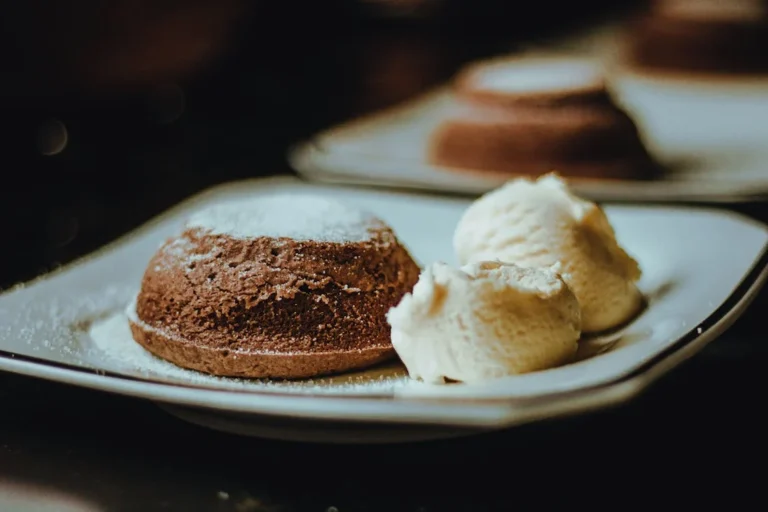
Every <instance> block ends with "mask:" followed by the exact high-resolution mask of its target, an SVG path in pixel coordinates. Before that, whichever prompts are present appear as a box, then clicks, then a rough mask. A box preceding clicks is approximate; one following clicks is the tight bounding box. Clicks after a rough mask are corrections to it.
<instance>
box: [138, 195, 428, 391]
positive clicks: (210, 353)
mask: <svg viewBox="0 0 768 512" xmlns="http://www.w3.org/2000/svg"><path fill="white" fill-rule="evenodd" d="M418 274H419V268H418V266H417V264H416V263H415V262H414V261H413V259H412V258H411V256H410V255H409V253H408V251H407V250H406V249H405V248H404V247H403V246H402V245H401V244H400V243H399V242H398V240H397V238H396V236H395V234H394V233H393V231H392V229H391V228H390V227H388V226H387V225H386V224H385V223H384V222H382V221H381V220H379V219H377V218H375V217H374V216H372V215H370V214H368V213H366V212H363V211H360V210H357V209H355V208H351V207H349V206H346V205H344V204H341V203H338V202H336V201H333V200H329V199H325V198H322V197H317V196H311V195H283V196H274V197H265V198H257V199H252V200H248V201H240V202H231V203H222V204H218V205H214V206H213V207H210V208H208V209H205V210H202V211H200V212H198V213H196V214H195V215H193V216H192V217H191V218H190V219H189V220H188V221H187V223H186V225H185V227H184V230H183V232H182V233H181V234H180V235H179V236H177V237H175V238H172V239H170V240H168V241H167V242H166V243H165V244H164V245H163V246H162V247H161V248H160V249H159V251H158V252H157V253H156V254H155V256H154V257H153V258H152V260H151V261H150V262H149V265H148V268H147V270H146V272H145V274H144V277H143V280H142V283H141V290H140V292H139V294H138V296H137V297H136V303H135V306H132V307H131V308H129V320H130V325H131V331H132V333H133V337H134V339H135V340H136V341H137V342H138V343H140V344H141V345H142V346H143V347H144V348H146V349H147V350H149V351H150V352H152V353H153V354H155V355H157V356H159V357H161V358H163V359H166V360H168V361H170V362H172V363H175V364H176V365H178V366H181V367H185V368H190V369H194V370H198V371H201V372H205V373H209V374H213V375H220V376H237V377H249V378H266V377H269V378H302V377H312V376H317V375H324V374H331V373H337V372H342V371H346V370H352V369H356V368H362V367H366V366H370V365H373V364H375V363H378V362H380V361H384V360H386V359H389V358H391V357H393V356H394V355H395V353H394V350H393V348H392V345H391V343H390V330H389V326H388V324H387V321H386V317H385V315H386V312H387V311H388V310H389V308H390V307H392V306H395V305H396V304H397V303H398V302H399V301H400V298H401V297H402V296H403V295H404V294H405V293H406V292H409V291H411V289H412V287H413V285H414V284H415V283H416V281H417V280H418Z"/></svg>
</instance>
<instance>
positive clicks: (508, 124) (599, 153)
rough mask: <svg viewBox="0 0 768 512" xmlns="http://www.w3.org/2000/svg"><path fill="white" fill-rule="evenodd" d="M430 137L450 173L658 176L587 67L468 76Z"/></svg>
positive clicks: (497, 62) (434, 154)
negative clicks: (553, 171) (486, 172)
mask: <svg viewBox="0 0 768 512" xmlns="http://www.w3.org/2000/svg"><path fill="white" fill-rule="evenodd" d="M454 93H455V94H454V97H455V102H454V104H453V105H452V106H451V109H450V111H449V112H447V113H446V115H445V117H444V118H443V119H442V120H441V123H440V124H439V126H438V127H437V129H436V130H435V132H434V133H433V134H432V138H431V141H430V155H429V159H430V161H431V162H432V163H433V164H435V165H439V166H444V167H448V168H455V169H464V170H476V171H496V172H500V173H508V174H514V175H540V174H544V173H547V172H550V171H552V170H557V171H558V172H559V173H560V174H562V175H564V176H570V177H582V178H619V179H627V178H629V179H642V178H649V177H651V176H653V175H654V173H655V172H656V171H657V170H658V169H657V167H658V166H657V164H656V163H655V162H654V161H653V159H652V158H651V156H650V155H649V153H648V151H647V150H646V148H645V146H644V144H643V141H642V140H641V137H640V135H639V132H638V129H637V126H636V125H635V123H634V121H633V120H632V118H631V117H630V116H629V115H628V114H627V113H626V112H625V111H624V110H623V109H622V108H620V107H619V106H618V105H617V104H616V103H615V102H614V101H613V98H612V96H611V94H610V93H609V91H608V88H607V86H606V84H605V81H604V77H603V73H602V69H601V68H600V67H599V66H598V65H597V64H595V63H593V62H591V61H589V60H581V59H572V58H560V57H537V58H533V57H519V58H515V57H513V58H497V59H491V60H488V61H481V62H478V63H475V64H472V65H469V66H468V67H467V68H465V69H464V70H462V71H461V72H460V73H459V74H458V75H457V77H456V78H455V81H454Z"/></svg>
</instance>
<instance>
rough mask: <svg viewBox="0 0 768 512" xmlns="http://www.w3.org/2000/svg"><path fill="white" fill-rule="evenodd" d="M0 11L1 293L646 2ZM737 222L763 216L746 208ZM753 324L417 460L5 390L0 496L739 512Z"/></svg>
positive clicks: (756, 431)
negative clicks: (697, 505)
mask: <svg viewBox="0 0 768 512" xmlns="http://www.w3.org/2000/svg"><path fill="white" fill-rule="evenodd" d="M2 6H3V7H2V15H0V26H2V44H0V48H2V50H1V51H2V55H0V56H1V57H2V60H1V61H0V62H2V63H3V64H2V77H0V87H2V95H1V97H0V102H2V103H1V104H2V114H3V117H2V123H3V124H4V127H3V129H2V132H1V133H2V146H0V147H2V153H1V154H0V159H1V161H0V180H2V181H0V183H1V184H0V191H2V200H0V223H2V224H0V230H1V232H2V235H3V237H4V240H5V243H4V247H3V250H2V251H0V253H1V254H2V255H1V256H0V262H1V263H2V264H0V286H2V287H8V286H10V285H12V284H14V283H17V282H20V281H24V280H27V279H30V278H32V277H34V276H36V275H38V274H40V273H42V272H45V271H47V270H49V269H51V268H54V267H56V266H58V265H60V264H64V263H66V262H68V261H71V260H72V259H73V258H76V257H78V256H80V255H83V254H86V253H88V252H90V251H92V250H93V249H96V248H97V247H99V246H101V245H103V244H104V243H106V242H108V241H110V240H112V239H114V238H116V237H118V236H120V235H121V234H123V233H125V232H126V231H128V230H130V229H132V228H134V227H136V226H137V225H139V224H141V223H142V222H144V221H146V220H148V219H149V218H151V217H153V216H154V215H156V214H158V213H159V212H161V211H163V210H164V209H166V208H168V207H169V206H171V205H173V204H175V203H176V202H178V201H180V200H181V199H183V198H185V197H187V196H189V195H191V194H193V193H195V192H197V191H199V190H201V189H203V188H206V187H208V186H210V185H212V184H215V183H219V182H222V181H228V180H234V179H241V178H247V177H254V176H261V175H267V174H273V173H284V172H290V170H289V169H288V167H287V164H286V163H285V151H286V149H287V147H288V146H289V144H291V143H292V142H295V141H297V140H300V139H302V138H305V137H308V136H310V135H311V134H312V133H314V132H315V131H317V130H319V129H322V128H324V127H326V126H328V125H331V124H333V123H336V122H339V121H342V120H345V119H348V118H350V117H353V116H355V115H359V114H362V113H365V112H369V111H371V110H375V109H377V108H380V107H384V106H387V105H391V104H394V103H397V102H398V101H401V100H403V99H406V98H408V97H410V96H412V95H414V94H416V93H418V92H421V91H423V90H425V89H427V88H429V87H430V86H432V85H435V84H438V83H441V82H443V81H444V80H446V79H447V78H449V77H450V76H451V75H452V74H453V73H454V72H455V71H456V69H457V68H458V67H459V66H461V65H462V64H463V63H465V62H468V61H470V60H472V59H475V58H479V57H484V56H488V55H492V54H494V53H497V52H503V51H510V50H513V49H514V48H515V47H516V46H517V45H519V44H524V43H527V42H530V41H532V40H535V39H541V38H548V37H552V36H558V35H565V34H567V33H568V31H570V30H576V29H579V28H582V27H585V26H590V25H592V24H596V23H598V22H601V21H602V20H605V19H611V18H613V17H616V16H619V15H626V14H627V13H631V12H632V11H633V9H637V8H639V7H641V4H640V2H611V1H608V0H604V1H581V2H548V1H539V2H514V1H506V2H504V1H491V0H484V1H464V2H461V1H457V0H451V1H447V2H442V3H438V4H436V6H435V7H434V8H433V10H431V11H425V12H424V13H423V14H422V15H419V16H416V15H413V16H410V17H408V16H403V15H397V16H393V15H391V12H390V15H382V11H381V9H376V8H374V4H371V3H364V2H352V1H335V0H334V1H326V2H296V1H292V2H280V3H277V2H275V3H268V2H245V1H237V0H223V1H220V2H214V1H209V2H204V1H191V0H190V1H187V2H183V1H159V0H158V1H156V2H151V1H135V2H129V1H127V0H121V1H116V2H97V1H95V0H94V1H71V2H58V3H57V2H52V1H43V0H29V1H27V2H21V1H19V2H2ZM58 123H60V124H58ZM61 125H63V126H65V127H66V131H67V134H68V141H67V144H66V146H65V147H64V149H63V150H62V151H60V152H58V153H57V154H54V155H46V154H44V153H50V152H51V148H56V147H58V146H60V145H61V144H59V143H58V142H61V141H60V140H58V142H57V139H56V136H57V134H59V135H60V132H61V130H60V126H61ZM57 126H58V127H59V128H58V131H57V129H56V127H57ZM52 127H53V128H52ZM739 208H740V210H741V211H743V212H745V213H747V214H750V215H752V216H754V217H757V218H761V219H763V220H766V219H768V213H766V209H765V205H762V204H752V205H747V206H743V207H739ZM766 306H768V299H767V298H766V294H765V293H764V294H763V295H761V297H760V298H758V299H757V301H756V303H755V304H754V305H753V307H752V308H751V310H750V311H749V312H748V313H747V314H746V315H745V316H744V317H743V318H742V319H741V320H740V321H739V322H738V323H737V325H736V326H735V327H734V328H733V329H731V331H729V333H728V334H727V335H726V336H724V337H722V338H721V339H720V340H718V341H717V342H715V343H714V344H712V345H711V346H710V347H708V348H707V349H706V350H705V351H704V352H702V353H701V354H700V355H698V356H697V357H695V358H694V359H693V360H692V361H690V362H689V363H687V364H685V365H684V366H683V367H682V368H680V369H678V370H676V371H675V372H673V373H672V374H671V375H670V376H668V377H666V378H665V379H663V380H662V381H661V383H659V384H658V385H657V386H655V387H654V388H652V389H651V390H650V391H649V392H648V393H647V394H646V395H644V396H643V397H642V398H640V399H639V400H637V401H636V402H633V403H631V404H629V405H627V406H624V407H621V408H618V409H615V410H609V411H605V412H600V413H595V414H590V415H585V416H581V417H577V418H573V419H567V420H559V421H554V422H547V423H543V424H537V425H531V426H527V427H522V428H519V429H513V430H510V431H507V432H501V433H494V434H488V435H483V436H478V437H473V438H468V439H462V440H453V441H440V442H435V443H425V444H418V445H416V444H413V445H400V446H392V447H386V446H362V447H360V446H355V447H351V446H341V447H340V446H313V445H306V444H299V443H280V442H273V441H262V440H257V439H244V438H240V437H235V436H229V435H225V434H220V433H216V432H211V431H207V430H204V429H202V428H198V427H194V426H191V425H187V424H185V423H182V422H180V421H179V420H176V419H175V418H172V417H170V416H168V415H166V414H165V413H163V412H162V411H160V410H159V409H157V408H156V407H155V406H154V405H152V404H149V403H145V402H140V401H135V400H131V399H128V398H124V397H116V396H110V395H104V394H101V393H97V392H92V391H87V390H82V389H75V388H69V387H67V386H61V385H57V384H52V383H47V382H42V381H36V380H33V379H28V378H22V377H19V376H13V375H6V374H0V483H1V482H2V480H3V479H11V480H13V481H17V482H27V483H44V484H46V485H50V486H52V487H55V488H60V489H66V490H68V491H70V492H73V493H76V494H79V495H84V496H89V497H90V499H93V500H95V501H96V502H98V503H100V504H102V505H103V506H104V507H105V510H110V511H112V510H117V511H122V510H126V511H145V510H146V511H154V510H184V511H187V510H190V511H197V510H201V511H205V510H216V511H218V510H222V511H223V510H235V511H238V512H240V511H263V510H270V511H275V510H302V511H303V510H316V511H325V510H326V509H328V507H330V506H335V507H337V509H338V511H339V512H349V511H357V510H368V511H379V510H381V511H384V510H386V511H400V510H402V511H413V512H417V511H419V510H421V511H422V512H427V511H429V512H433V511H442V510H446V511H453V510H456V511H459V510H461V511H468V512H471V511H477V512H481V511H485V510H515V509H516V508H518V507H523V508H528V509H530V508H534V507H535V509H539V508H545V507H553V506H556V505H557V506H558V507H557V508H560V509H562V508H564V507H565V506H575V505H574V504H575V503H577V502H578V503H581V504H582V506H583V504H584V503H587V504H594V503H593V502H596V501H601V498H606V497H609V496H613V495H614V494H613V493H614V492H615V491H616V490H617V489H618V487H616V485H617V482H621V483H622V484H624V485H626V484H633V485H632V487H633V489H632V490H627V491H622V494H620V495H619V497H618V498H611V499H617V500H618V499H620V500H621V501H614V502H613V503H612V505H613V506H612V508H616V509H624V508H627V507H628V506H631V505H637V504H638V503H639V501H640V500H641V499H642V498H643V497H646V498H647V497H650V496H651V495H654V494H655V491H656V490H657V489H659V488H661V487H669V486H672V487H676V488H677V489H678V490H681V491H683V492H684V494H685V500H686V501H685V503H686V505H685V506H688V507H690V506H693V504H692V502H693V501H697V502H698V501H700V500H701V499H704V500H705V501H707V502H708V503H709V502H710V499H711V496H712V495H713V494H715V493H718V494H719V493H721V492H722V491H723V490H725V491H726V492H727V493H729V494H728V495H729V499H730V501H729V502H728V505H727V506H728V509H733V510H741V508H740V507H739V500H740V499H741V498H744V497H745V496H746V495H747V494H751V491H760V489H761V487H760V484H758V485H757V486H756V487H755V486H753V485H752V484H750V483H749V480H747V479H741V477H742V475H743V474H744V470H743V468H746V467H752V466H754V467H755V468H756V469H754V470H750V474H752V475H753V476H756V477H759V476H760V475H764V474H765V470H764V465H765V463H764V461H765V455H766V442H765V438H766V428H768V422H766V421H765V420H764V419H763V416H764V413H763V411H762V409H763V407H764V405H765V390H766V385H765V379H764V374H765V368H766V363H768V349H767V348H766V339H765V334H764V332H765V329H764V322H763V319H762V316H763V314H764V313H763V312H764V311H765V309H766ZM702 472H703V473H704V474H705V475H709V477H710V479H713V480H714V481H716V482H717V485H715V484H711V483H705V481H703V480H698V478H699V477H701V476H702ZM734 477H738V478H739V480H738V485H737V486H736V487H731V486H725V482H726V481H729V482H730V481H732V479H733V478H734ZM573 485H575V486H576V488H575V489H574V488H573V487H572V486H573ZM624 485H622V486H621V487H622V488H624ZM219 491H224V492H226V493H228V494H229V499H222V498H221V497H220V496H219V495H218V494H217V493H218V492H219ZM531 503H532V504H533V505H530V504H531ZM668 503H669V502H667V501H664V502H657V504H656V505H655V506H664V505H665V504H668ZM757 503H759V502H757ZM526 504H528V505H526ZM709 504H710V505H711V504H712V503H709ZM278 505H281V506H282V508H280V507H279V506H278ZM758 508H759V507H758ZM2 512H4V511H2Z"/></svg>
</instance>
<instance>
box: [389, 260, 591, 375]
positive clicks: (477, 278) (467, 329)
mask: <svg viewBox="0 0 768 512" xmlns="http://www.w3.org/2000/svg"><path fill="white" fill-rule="evenodd" d="M387 320H388V322H389V324H390V325H391V326H392V345H393V346H394V347H395V350H396V351H397V354H398V355H399V356H400V359H401V360H402V361H403V363H404V364H405V366H406V367H407V369H408V373H409V374H410V376H411V377H413V378H415V379H421V380H423V381H425V382H429V383H442V382H444V380H445V379H451V380H457V381H462V382H477V381H481V380H484V379H491V378H496V377H503V376H507V375H515V374H521V373H527V372H532V371H536V370H542V369H546V368H550V367H552V366H557V365H559V364H563V363H565V362H567V361H569V360H570V359H571V358H572V357H573V356H574V354H575V353H576V349H577V348H578V340H579V336H580V334H581V311H580V309H579V304H578V301H577V300H576V297H575V295H574V294H573V292H572V291H571V290H570V289H569V288H568V285H567V284H566V283H565V281H563V279H562V278H561V277H560V276H559V275H558V274H557V273H556V272H554V271H553V270H550V269H536V268H522V267H518V266H517V265H512V264H509V263H501V262H478V263H474V264H471V265H466V266H464V267H462V268H461V269H457V268H453V267H450V266H448V265H446V264H444V263H433V264H432V265H430V266H429V267H427V268H426V269H425V270H424V271H423V272H422V273H421V276H420V277H419V282H418V283H416V286H415V287H414V289H413V292H412V293H409V294H406V295H405V296H404V297H403V299H402V300H401V301H400V303H399V304H398V305H397V306H396V307H394V308H392V309H390V310H389V312H388V313H387Z"/></svg>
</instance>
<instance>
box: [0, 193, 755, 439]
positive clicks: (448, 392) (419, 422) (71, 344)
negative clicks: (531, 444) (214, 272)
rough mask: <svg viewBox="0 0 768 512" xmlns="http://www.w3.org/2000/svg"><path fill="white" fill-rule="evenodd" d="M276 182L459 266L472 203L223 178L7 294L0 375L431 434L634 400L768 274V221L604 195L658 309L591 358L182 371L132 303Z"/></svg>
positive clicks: (277, 430)
mask: <svg viewBox="0 0 768 512" xmlns="http://www.w3.org/2000/svg"><path fill="white" fill-rule="evenodd" d="M278 191H279V192H286V191H305V192H315V193H318V194H324V195H328V196H332V197H336V198H339V199H341V200H344V201H347V202H349V203H353V204H357V205H360V206H363V207H365V208H368V209H369V210H371V211H373V212H374V213H376V214H378V215H379V216H380V217H381V218H383V219H384V220H385V221H387V222H389V223H390V224H391V225H392V226H393V228H394V229H395V231H396V232H397V233H398V235H399V236H400V238H401V240H402V241H403V242H404V243H405V245H407V246H408V247H409V248H410V250H411V251H412V253H413V255H414V257H415V258H416V259H417V260H418V261H419V263H421V264H426V263H428V262H431V261H435V260H443V261H447V262H449V263H455V261H454V257H453V255H452V250H451V236H452V233H453V229H454V226H455V224H456V222H457V221H458V219H459V217H460V215H461V214H462V212H463V211H464V209H465V208H466V206H467V205H468V204H469V201H467V200H463V199H456V198H445V197H435V196H423V195H418V194H415V193H403V192H400V193H395V192H387V191H380V190H368V189H355V188H349V187H346V188H345V187H331V186H322V185H313V184H309V183H305V182H302V181H300V180H297V179H294V178H271V179H263V180H252V181H244V182H237V183H231V184H226V185H221V186H218V187H215V188H213V189H211V190H209V191H207V192H204V193H202V194H200V195H198V196H196V197H194V198H192V199H190V200H188V201H185V202H184V203H182V204H180V205H179V206H177V207H175V208H173V209H171V210H170V211H168V212H167V213H165V214H163V215H161V216H160V217H158V218H157V219H156V220H154V221H152V222H150V223H149V224H147V225H145V226H143V227H141V228H139V229H137V230H136V231H135V232H133V233H131V234H130V235H127V236H126V237H124V238H122V239H121V240H119V241H117V242H115V243H113V244H110V245H109V246H107V247H105V248H103V249H102V250H100V251H98V252H97V253H95V254H93V255H91V256H89V257H87V258H85V259H83V260H80V261H77V262H75V263H73V264H71V265H69V266H67V267H64V268H63V269H61V270H59V271H57V272H55V273H52V274H49V275H47V276H44V277H42V278H41V279H38V280H36V281H34V282H31V283H28V284H26V285H24V286H20V287H17V288H15V289H12V290H9V291H8V292H6V293H4V294H2V295H0V370H6V371H11V372H17V373H22V374H26V375H31V376H35V377H40V378H45V379H50V380H55V381H59V382H65V383H69V384H75V385H79V386H85V387H90V388H94V389H100V390H104V391H109V392H113V393H120V394H125V395H131V396H137V397H142V398H146V399H150V400H154V401H156V402H160V403H162V404H163V407H164V408H166V409H167V410H169V411H171V412H173V413H174V414H176V415H178V416H180V417H183V418H184V419H186V420H188V421H193V422H196V423H201V424H206V425H208V426H211V427H213V428H219V429H223V430H228V431H232V432H239V433H247V434H252V435H259V436H265V437H280V438H285V439H302V440H316V441H329V442H330V441H334V442H355V441H369V442H372V441H389V442H393V441H400V440H409V439H410V440H412V439H423V438H434V437H441V436H446V435H455V434H459V433H466V432H468V431H474V430H477V429H481V430H482V429H495V428H502V427H507V426H511V425H515V424H519V423H524V422H529V421H534V420H537V419H541V418H545V417H550V416H558V415H564V414H569V413H575V412H579V411H586V410H589V409H593V408H597V407H603V406H607V405H610V404H614V403H617V402H620V401H623V400H627V399H629V398H631V397H633V396H635V395H636V394H637V393H638V392H639V391H641V390H642V389H643V388H645V387H646V386H647V385H648V384H650V383H651V382H652V381H653V380H654V379H655V378H657V377H658V376H659V375H661V374H663V373H664V372H666V371H668V370H670V369H671V368H673V367H674V366H675V365H676V364H677V363H679V362H680V361H682V360H683V359H685V358H686V357H689V356H690V355H692V354H693V353H695V352H696V351H697V350H698V349H700V348H701V347H702V346H703V345H704V344H705V343H707V342H708V341H710V340H712V339H713V338H714V337H716V336H717V335H718V334H720V333H721V332H722V331H723V330H724V329H725V328H726V327H727V326H728V325H729V324H730V323H731V322H732V321H733V320H734V319H735V318H736V317H737V316H738V315H739V314H741V313H742V312H743V310H744V308H745V307H746V306H747V304H748V302H749V301H750V299H751V298H752V297H753V296H754V295H755V293H756V292H757V290H758V289H759V287H760V286H761V285H762V284H763V281H764V280H765V278H766V275H767V274H768V272H767V271H766V261H768V256H766V243H767V242H768V231H767V230H766V228H765V226H763V225H761V224H759V223H756V222H754V221H751V220H749V219H746V218H744V217H741V216H738V215H735V214H731V213H727V212H722V211H717V210H709V209H692V208H681V207H662V206H645V207H636V206H632V207H630V206H608V207H607V209H606V211H607V213H608V215H609V217H610V219H611V221H612V222H613V224H614V226H615V228H616V231H617V234H618V237H619V239H620V242H621V243H622V244H624V246H625V247H626V248H627V250H628V251H629V252H630V253H632V254H633V255H634V256H635V257H636V258H637V259H638V260H639V262H640V264H641V266H642V268H643V271H644V276H643V279H642V281H641V282H640V286H641V288H642V290H643V291H644V292H645V293H646V295H647V296H648V298H649V306H648V308H647V309H646V310H645V311H644V312H643V314H642V315H641V316H639V317H638V318H637V319H635V320H634V321H633V322H632V323H631V324H630V325H629V326H627V327H626V328H624V329H623V330H622V331H621V332H619V333H615V334H614V335H611V336H607V337H604V338H597V339H593V340H589V341H587V342H585V345H584V347H585V350H584V355H585V358H584V359H582V360H580V361H578V362H575V363H572V364H570V365H567V366H563V367H561V368H555V369H551V370H547V371H542V372H537V373H532V374H528V375H523V376H519V377H511V378H504V379H499V380H496V381H489V382H487V383H485V384H482V385H480V384H475V385H464V384H452V385H446V386H430V385H425V384H421V383H418V382H414V381H410V380H409V379H408V378H407V377H406V376H405V372H404V371H403V368H402V367H401V366H400V365H399V364H398V363H395V364H389V365H386V366H383V367H379V368H374V369H370V370H368V371H364V372H359V373H356V374H351V375H341V376H336V377H333V378H322V379H315V380H314V381H299V382H292V383H287V382H259V381H256V382H254V381H241V380H235V379H220V378H214V377H209V376H206V375H203V374H199V373H196V372H191V371H187V370H182V369H179V368H177V367H175V366H173V365H171V364H168V363H165V362H163V361H160V360H158V359H156V358H154V357H153V356H151V355H150V354H148V353H147V352H145V351H144V350H143V349H141V348H140V347H139V346H138V345H136V344H135V343H133V341H132V340H131V338H130V334H129V332H128V328H127V325H126V317H125V314H124V311H125V309H126V306H127V305H128V304H129V302H130V301H131V299H132V298H133V296H134V294H135V293H136V291H137V288H138V284H139V281H140V278H141V275H142V273H143V271H144V267H145V265H146V263H147V261H148V260H149V258H150V256H151V255H152V254H153V252H154V251H155V250H156V249H157V248H158V246H159V245H160V243H161V242H162V241H163V240H164V239H165V238H166V237H167V236H169V235H171V234H173V233H176V232H177V231H178V229H179V228H180V226H181V224H182V222H183V221H184V219H185V218H186V216H187V215H188V214H189V213H190V212H191V211H193V210H194V209H196V208H199V207H201V206H203V205H207V204H210V203H212V202H216V201H226V200H229V199H233V198H243V197H252V198H254V199H256V198H258V197H259V196H264V195H269V194H272V193H275V192H278ZM601 350H602V351H603V352H602V353H599V355H593V356H592V357H587V356H589V355H590V354H594V353H597V352H600V351H601Z"/></svg>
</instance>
